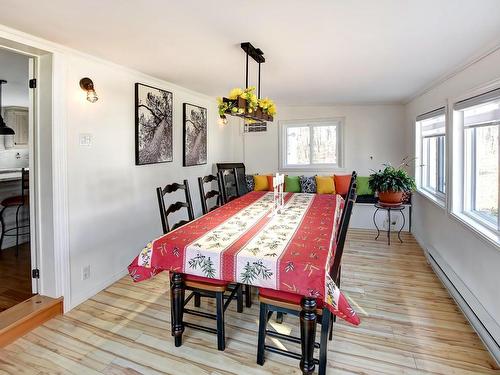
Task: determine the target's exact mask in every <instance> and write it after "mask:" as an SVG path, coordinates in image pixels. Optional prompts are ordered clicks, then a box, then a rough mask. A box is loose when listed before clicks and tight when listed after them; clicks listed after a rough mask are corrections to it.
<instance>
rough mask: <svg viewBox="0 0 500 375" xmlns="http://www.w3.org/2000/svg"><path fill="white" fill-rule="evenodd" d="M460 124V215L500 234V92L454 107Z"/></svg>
mask: <svg viewBox="0 0 500 375" xmlns="http://www.w3.org/2000/svg"><path fill="white" fill-rule="evenodd" d="M455 110H456V111H457V114H458V116H459V117H458V118H459V120H461V123H462V124H463V155H464V159H463V160H464V162H463V181H464V188H463V204H462V210H463V213H465V214H466V215H468V216H469V217H470V218H472V219H473V220H475V221H476V222H478V223H480V224H482V225H483V226H485V227H487V228H489V229H491V230H493V231H494V232H496V233H497V234H498V233H499V232H500V221H499V216H498V207H499V199H498V193H499V192H498V185H499V183H500V181H499V175H498V169H499V165H500V154H499V152H498V149H499V137H498V133H499V128H500V89H498V90H493V91H490V92H488V93H485V94H483V95H479V96H476V97H473V98H470V99H467V100H464V101H461V102H458V103H456V104H455Z"/></svg>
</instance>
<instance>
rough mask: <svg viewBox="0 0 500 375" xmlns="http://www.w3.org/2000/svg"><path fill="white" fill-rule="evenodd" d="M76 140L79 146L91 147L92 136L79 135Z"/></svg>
mask: <svg viewBox="0 0 500 375" xmlns="http://www.w3.org/2000/svg"><path fill="white" fill-rule="evenodd" d="M78 139H79V143H80V146H86V147H89V146H92V134H80V135H79V136H78Z"/></svg>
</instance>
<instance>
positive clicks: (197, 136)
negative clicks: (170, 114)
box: [183, 103, 207, 167]
mask: <svg viewBox="0 0 500 375" xmlns="http://www.w3.org/2000/svg"><path fill="white" fill-rule="evenodd" d="M183 112H184V131H183V133H184V164H183V165H184V166H185V167H190V166H193V165H201V164H207V109H206V108H203V107H198V106H197V105H193V104H189V103H184V111H183Z"/></svg>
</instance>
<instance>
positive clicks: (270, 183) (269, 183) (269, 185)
mask: <svg viewBox="0 0 500 375" xmlns="http://www.w3.org/2000/svg"><path fill="white" fill-rule="evenodd" d="M266 177H267V190H269V191H274V188H273V176H266Z"/></svg>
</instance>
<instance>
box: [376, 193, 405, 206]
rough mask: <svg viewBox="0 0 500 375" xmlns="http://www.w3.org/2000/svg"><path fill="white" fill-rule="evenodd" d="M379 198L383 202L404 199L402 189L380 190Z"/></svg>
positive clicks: (394, 201)
mask: <svg viewBox="0 0 500 375" xmlns="http://www.w3.org/2000/svg"><path fill="white" fill-rule="evenodd" d="M378 200H379V201H380V202H382V203H390V204H395V203H401V202H402V201H403V192H402V191H379V192H378Z"/></svg>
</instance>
